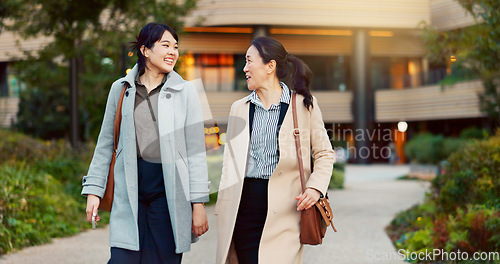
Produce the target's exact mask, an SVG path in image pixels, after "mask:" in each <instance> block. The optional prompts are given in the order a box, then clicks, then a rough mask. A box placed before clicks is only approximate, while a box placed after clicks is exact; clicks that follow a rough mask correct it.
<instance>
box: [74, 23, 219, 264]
mask: <svg viewBox="0 0 500 264" xmlns="http://www.w3.org/2000/svg"><path fill="white" fill-rule="evenodd" d="M177 42H178V37H177V34H176V33H175V31H174V30H173V29H172V28H170V27H169V26H167V25H164V24H158V23H150V24H148V25H146V26H145V27H144V28H143V29H142V30H141V32H140V33H139V36H138V37H137V40H136V42H133V47H132V49H133V51H135V52H136V53H137V56H138V60H137V65H135V67H134V68H133V69H132V70H131V71H130V72H129V73H128V74H127V75H126V76H125V77H123V78H120V79H119V80H117V81H115V82H114V83H113V85H112V86H111V91H110V93H109V96H108V101H107V104H106V111H105V114H104V120H103V124H102V127H101V132H100V134H99V138H98V141H97V145H96V149H95V152H94V157H93V159H92V162H91V164H90V167H89V171H88V174H87V175H86V176H85V177H84V178H83V190H82V194H83V195H85V196H87V210H86V212H87V219H88V220H89V222H90V221H91V219H92V216H94V217H96V218H97V220H99V216H98V215H97V213H98V212H97V209H98V207H99V203H100V199H101V198H102V197H103V194H104V191H105V186H106V181H107V176H108V171H109V165H110V162H111V156H112V152H113V124H114V117H115V113H116V108H117V102H118V100H119V95H120V92H121V90H122V87H123V86H124V85H125V86H126V92H125V96H124V98H123V104H122V121H121V129H120V137H119V143H118V147H117V152H116V153H117V154H116V163H115V167H114V173H115V176H114V177H115V188H114V199H113V205H112V210H111V219H110V242H109V243H110V247H111V259H110V260H109V262H108V263H111V264H113V263H180V262H181V258H182V253H183V252H186V251H189V250H190V246H191V243H192V242H195V241H196V240H197V237H198V236H201V235H202V234H203V233H205V232H206V231H207V230H208V223H207V216H206V212H205V208H204V202H207V201H208V194H209V182H208V174H207V163H206V155H205V141H204V133H203V114H202V108H201V104H200V101H199V99H198V96H197V93H196V89H195V87H194V85H193V84H192V83H190V82H187V81H184V80H183V79H182V78H181V77H180V76H179V75H178V74H177V73H176V72H175V71H174V70H173V69H174V66H175V63H176V61H177V59H178V57H179V51H178V43H177Z"/></svg>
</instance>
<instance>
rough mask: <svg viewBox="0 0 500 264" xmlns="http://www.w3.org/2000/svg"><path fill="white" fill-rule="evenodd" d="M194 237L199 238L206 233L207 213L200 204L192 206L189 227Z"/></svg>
mask: <svg viewBox="0 0 500 264" xmlns="http://www.w3.org/2000/svg"><path fill="white" fill-rule="evenodd" d="M191 230H192V231H193V233H195V234H196V236H201V235H203V234H205V232H207V231H208V220H207V213H206V212H205V205H203V204H201V203H195V204H193V225H192V227H191Z"/></svg>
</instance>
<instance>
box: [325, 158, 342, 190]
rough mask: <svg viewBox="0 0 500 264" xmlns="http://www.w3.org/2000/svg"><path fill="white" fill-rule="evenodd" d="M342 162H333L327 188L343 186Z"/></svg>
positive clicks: (340, 187)
mask: <svg viewBox="0 0 500 264" xmlns="http://www.w3.org/2000/svg"><path fill="white" fill-rule="evenodd" d="M344 166H345V164H344V163H335V164H334V165H333V172H332V177H331V178H330V184H329V185H328V188H329V189H343V188H344Z"/></svg>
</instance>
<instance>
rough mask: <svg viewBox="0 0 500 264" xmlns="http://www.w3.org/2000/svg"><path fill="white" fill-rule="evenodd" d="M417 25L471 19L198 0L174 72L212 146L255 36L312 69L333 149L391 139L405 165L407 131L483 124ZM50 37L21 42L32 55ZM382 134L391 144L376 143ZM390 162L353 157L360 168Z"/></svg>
mask: <svg viewBox="0 0 500 264" xmlns="http://www.w3.org/2000/svg"><path fill="white" fill-rule="evenodd" d="M421 22H425V23H427V24H430V25H431V26H433V27H434V28H436V29H438V30H440V31H449V30H455V29H458V28H463V27H467V26H470V25H473V24H474V23H475V22H474V19H473V18H472V17H471V16H469V15H468V14H467V12H466V11H465V10H464V9H463V8H462V7H461V6H460V5H459V4H458V3H456V2H455V1H453V0H412V1H410V0H388V1H367V0H330V1H328V0H317V1H314V2H308V1H299V0H291V1H287V2H283V1H247V0H237V1H230V0H200V1H199V2H198V4H197V8H196V9H195V11H194V12H192V13H191V15H190V16H189V17H187V18H186V19H185V28H184V31H185V32H186V34H184V35H182V36H181V37H180V50H181V52H182V53H184V55H183V57H182V61H181V64H180V65H178V68H179V70H180V71H181V72H182V75H183V76H184V77H185V78H186V79H188V80H192V79H196V78H202V80H203V84H204V87H205V90H206V93H207V99H208V102H209V105H210V108H211V111H212V115H213V116H214V117H215V118H216V119H217V124H218V126H219V128H220V131H219V128H217V129H213V130H210V129H207V131H206V132H207V136H208V137H207V143H208V144H217V143H219V142H220V139H221V138H220V137H219V136H220V135H221V134H222V135H223V132H224V131H225V120H227V116H228V115H229V109H230V106H231V104H232V102H234V101H235V100H237V99H239V98H242V97H244V96H245V95H247V94H248V90H247V88H246V82H245V75H244V73H243V71H242V69H243V67H244V65H245V58H244V55H245V53H246V50H247V48H248V47H249V44H250V42H251V40H252V38H254V37H257V36H271V37H273V38H276V39H278V40H279V41H281V42H282V43H283V44H284V46H285V48H287V50H288V52H290V53H293V54H294V55H296V56H298V57H299V58H301V59H302V60H304V61H305V62H306V63H307V64H308V65H309V66H310V68H311V69H312V71H313V72H314V74H315V79H314V83H313V85H312V90H313V95H315V96H316V98H317V99H318V103H319V105H320V106H321V110H322V113H323V118H324V121H325V123H326V126H327V128H329V129H330V133H331V135H330V136H331V137H332V138H333V139H334V140H335V141H338V142H337V143H338V144H340V145H342V146H343V147H344V148H347V149H348V148H349V146H352V147H355V148H356V149H361V148H363V147H366V148H371V147H373V146H375V147H378V148H382V147H385V146H387V145H388V144H389V143H390V141H394V142H395V144H396V149H397V150H398V153H399V156H400V159H402V161H404V154H403V151H402V145H403V144H404V142H405V140H406V138H407V137H411V135H412V134H414V133H417V132H421V131H429V132H432V133H441V134H444V135H456V134H458V133H459V132H460V131H461V130H462V129H464V128H466V127H469V126H471V125H476V126H479V127H481V126H484V123H485V118H484V117H485V115H484V114H483V113H482V112H481V111H480V107H479V99H478V96H477V94H478V92H480V91H481V90H482V89H483V87H482V84H481V81H479V80H477V81H466V82H459V83H456V84H454V87H453V88H450V89H443V88H442V87H441V85H439V84H438V82H439V81H440V80H442V79H443V78H444V77H446V75H447V74H449V73H450V67H451V65H452V64H453V63H454V59H453V58H450V61H449V63H447V64H442V65H433V64H432V63H430V62H429V60H428V59H426V58H425V53H426V50H425V47H424V44H423V41H422V39H421V37H420V34H421V31H422V30H421V28H420V27H419V25H420V23H421ZM16 41H18V40H17V39H16V36H15V35H14V34H12V33H10V32H2V33H1V34H0V95H1V98H0V125H1V126H4V127H8V126H10V125H11V124H12V122H13V121H14V120H15V118H16V112H17V107H18V94H19V90H20V89H22V84H21V83H20V82H18V81H17V79H16V76H14V75H12V74H11V73H10V72H9V63H10V61H11V58H12V57H13V56H14V55H19V52H20V51H19V50H18V49H17V48H14V46H15V44H16ZM48 41H49V39H32V40H27V41H22V43H20V44H21V48H22V49H25V50H36V49H38V48H40V47H43V45H44V43H47V42H48ZM398 124H399V126H398ZM398 127H399V132H398ZM356 131H363V135H362V136H363V137H364V138H363V140H359V139H358V138H356V136H359V134H357V132H356ZM373 131H375V132H374V133H375V134H373V133H372V132H373ZM387 131H389V132H387ZM387 133H389V134H391V140H387V139H386V138H382V137H383V136H387V135H385V134H387ZM211 135H213V136H211ZM370 135H372V137H371V138H367V137H370ZM222 139H223V137H222ZM222 141H223V140H222ZM210 142H211V143H210ZM222 143H223V142H222ZM388 159H389V158H388V156H387V157H373V156H372V157H370V158H362V157H361V158H360V157H356V160H357V161H358V162H361V163H365V162H370V161H387V160H388Z"/></svg>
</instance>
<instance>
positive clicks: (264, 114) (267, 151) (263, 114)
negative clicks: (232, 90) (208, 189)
mask: <svg viewBox="0 0 500 264" xmlns="http://www.w3.org/2000/svg"><path fill="white" fill-rule="evenodd" d="M280 85H281V88H282V89H283V92H282V93H281V99H280V102H279V104H273V105H271V107H270V108H269V109H266V108H265V107H264V105H263V104H262V102H261V101H260V99H259V96H258V95H257V93H256V92H255V91H253V92H252V93H251V94H250V95H249V96H248V99H247V102H248V101H250V102H251V103H253V104H254V105H255V113H254V117H253V124H252V131H251V133H252V135H251V138H250V150H249V154H250V155H249V159H248V166H247V175H246V177H249V178H259V179H269V177H270V176H271V174H272V173H273V171H274V169H276V165H278V160H279V155H278V133H277V132H278V121H279V117H280V104H282V103H284V104H290V90H289V89H288V87H287V86H286V84H284V83H283V82H280Z"/></svg>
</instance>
